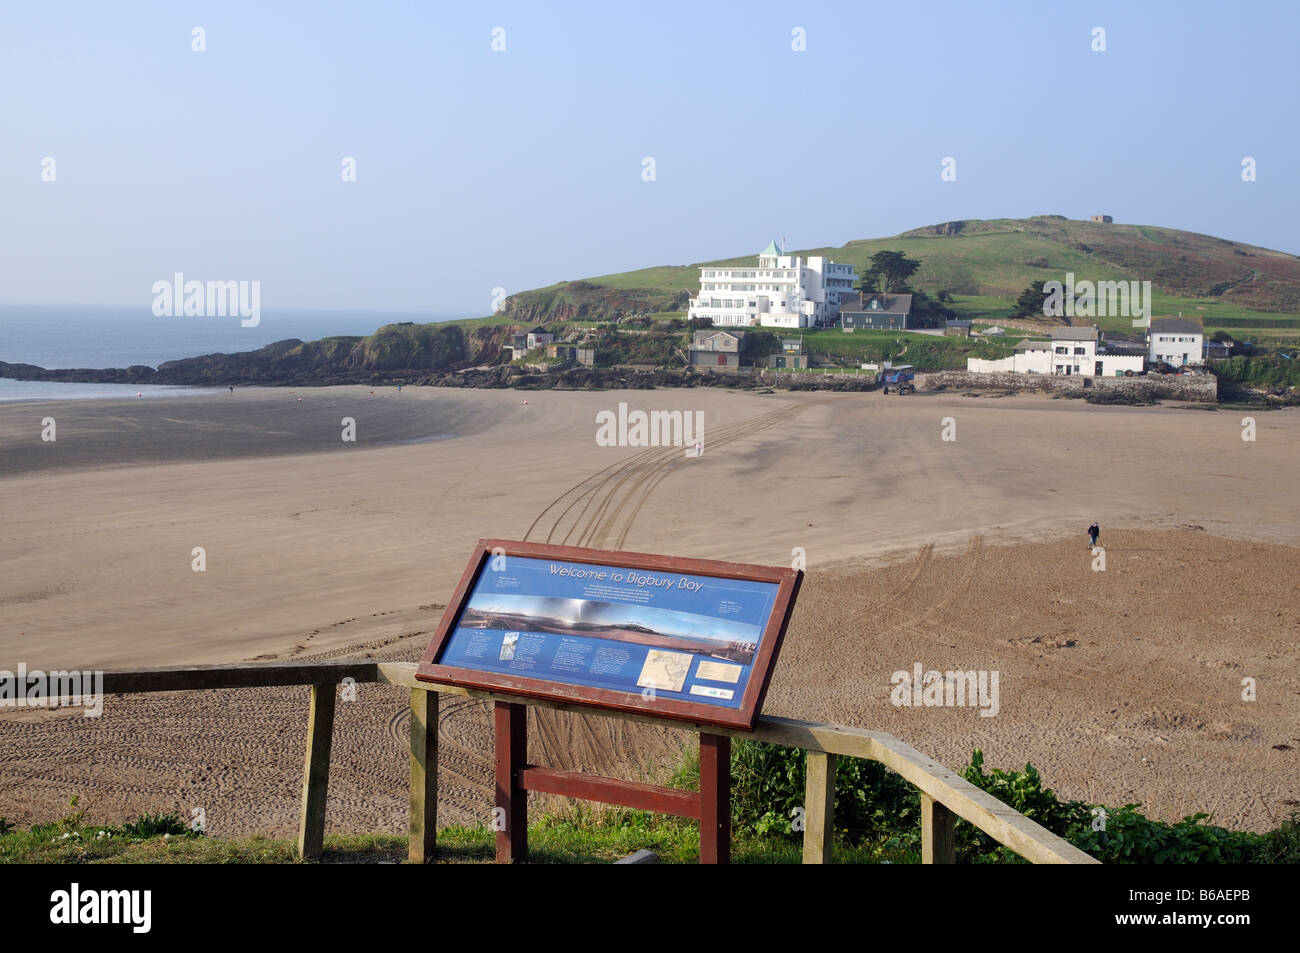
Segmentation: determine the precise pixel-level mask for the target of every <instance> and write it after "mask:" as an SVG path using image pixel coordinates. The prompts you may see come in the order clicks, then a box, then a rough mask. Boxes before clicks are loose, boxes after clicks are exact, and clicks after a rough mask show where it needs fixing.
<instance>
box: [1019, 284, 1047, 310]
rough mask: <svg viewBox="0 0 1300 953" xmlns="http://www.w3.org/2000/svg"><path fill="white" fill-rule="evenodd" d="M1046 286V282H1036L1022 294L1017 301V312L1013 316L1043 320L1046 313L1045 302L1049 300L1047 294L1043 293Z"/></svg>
mask: <svg viewBox="0 0 1300 953" xmlns="http://www.w3.org/2000/svg"><path fill="white" fill-rule="evenodd" d="M1044 284H1045V282H1042V281H1035V282H1034V283H1033V284H1031V285H1030V286H1029V287H1028V288H1026V289H1025V290H1024V291H1022V292H1020V297H1019V298H1017V299H1016V310H1015V313H1014V314H1012V317H1013V318H1021V317H1030V318H1033V317H1038V318H1041V317H1042V316H1043V315H1044V314H1045V313H1046V312H1044V311H1043V302H1044V301H1046V300H1047V292H1045V291H1043V285H1044Z"/></svg>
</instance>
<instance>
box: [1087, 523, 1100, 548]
mask: <svg viewBox="0 0 1300 953" xmlns="http://www.w3.org/2000/svg"><path fill="white" fill-rule="evenodd" d="M1100 535H1101V530H1100V529H1099V528H1098V526H1097V522H1096V520H1094V521H1093V523H1092V525H1091V526H1089V527H1088V548H1089V549H1092V548H1094V547H1096V545H1097V537H1098V536H1100Z"/></svg>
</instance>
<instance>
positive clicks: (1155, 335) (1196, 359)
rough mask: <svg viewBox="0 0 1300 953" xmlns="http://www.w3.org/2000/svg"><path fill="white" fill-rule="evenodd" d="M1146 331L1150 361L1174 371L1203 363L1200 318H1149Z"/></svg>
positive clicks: (1203, 326)
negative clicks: (1170, 367) (1169, 366)
mask: <svg viewBox="0 0 1300 953" xmlns="http://www.w3.org/2000/svg"><path fill="white" fill-rule="evenodd" d="M1148 330H1149V333H1150V336H1149V338H1148V341H1149V345H1148V346H1149V348H1150V358H1151V360H1152V361H1154V362H1156V363H1163V364H1172V365H1173V366H1174V367H1182V366H1183V365H1185V364H1201V363H1203V362H1204V360H1205V325H1204V324H1203V323H1202V321H1201V319H1200V318H1185V317H1183V316H1182V315H1178V316H1177V317H1159V318H1152V319H1151V327H1150V328H1149V329H1148Z"/></svg>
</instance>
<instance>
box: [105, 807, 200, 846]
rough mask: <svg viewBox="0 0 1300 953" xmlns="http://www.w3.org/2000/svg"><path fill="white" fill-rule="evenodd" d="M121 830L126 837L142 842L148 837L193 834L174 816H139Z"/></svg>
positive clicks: (146, 814)
mask: <svg viewBox="0 0 1300 953" xmlns="http://www.w3.org/2000/svg"><path fill="white" fill-rule="evenodd" d="M122 830H123V831H124V832H125V833H126V836H127V837H131V838H136V839H138V840H144V839H146V838H149V837H158V836H161V835H163V834H167V835H169V836H170V835H186V834H191V833H195V832H193V831H191V830H190V829H189V828H188V827H186V826H185V824H184V822H182V821H181V819H180V818H179V817H177V816H176V815H175V814H148V813H145V814H141V815H140V817H139V818H137V819H136V821H135V822H134V823H132V824H126V825H124V826H123V828H122Z"/></svg>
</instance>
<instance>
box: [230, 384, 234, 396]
mask: <svg viewBox="0 0 1300 953" xmlns="http://www.w3.org/2000/svg"><path fill="white" fill-rule="evenodd" d="M230 392H231V393H232V394H233V393H234V392H235V385H234V384H231V385H230Z"/></svg>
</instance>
